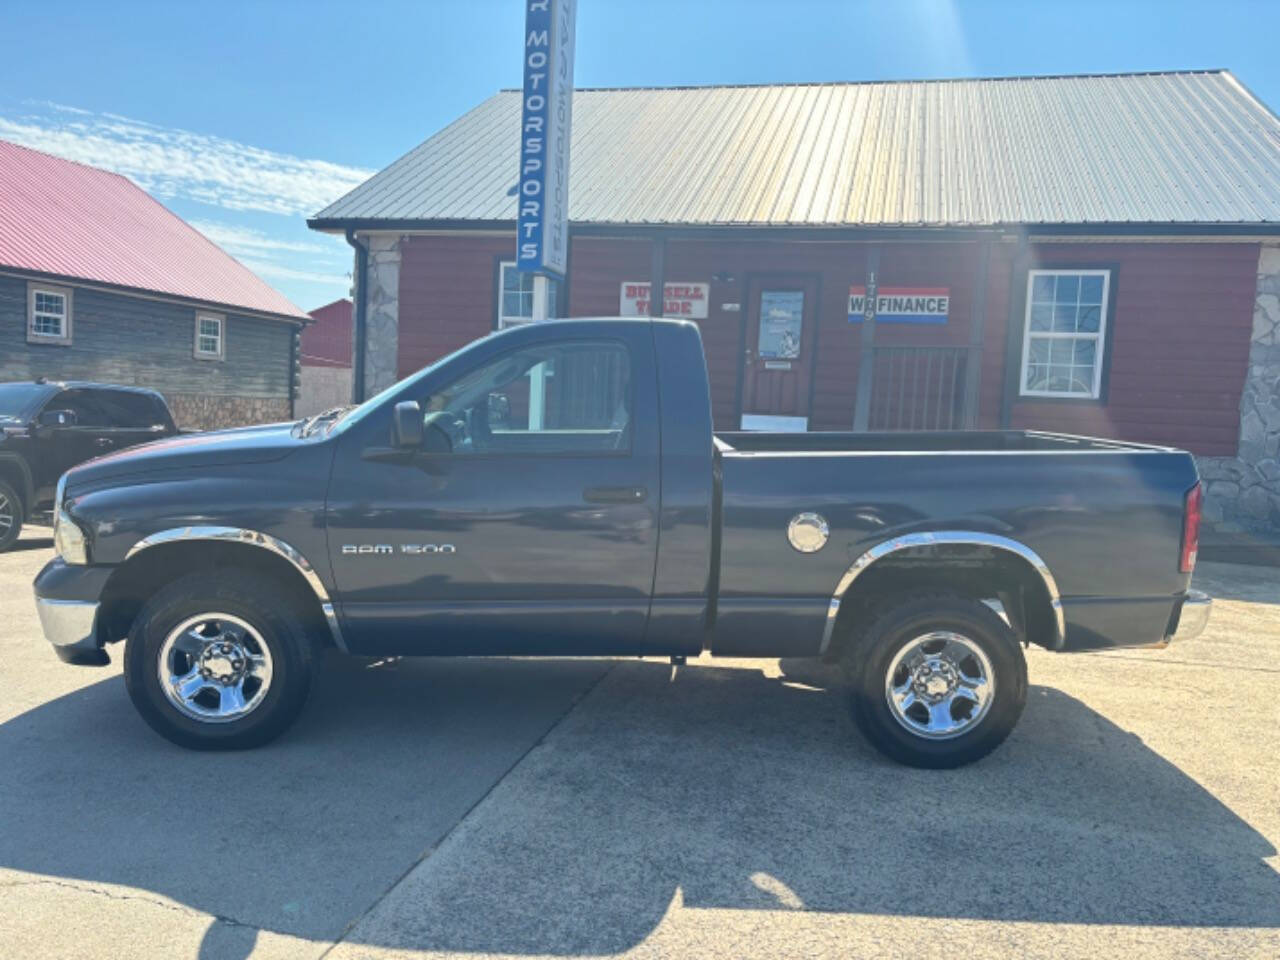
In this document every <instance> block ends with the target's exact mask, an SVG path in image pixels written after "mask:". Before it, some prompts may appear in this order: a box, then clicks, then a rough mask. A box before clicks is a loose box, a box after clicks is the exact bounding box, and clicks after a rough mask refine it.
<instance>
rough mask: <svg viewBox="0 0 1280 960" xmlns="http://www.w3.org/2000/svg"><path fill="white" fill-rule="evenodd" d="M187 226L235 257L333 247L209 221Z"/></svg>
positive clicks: (305, 251)
mask: <svg viewBox="0 0 1280 960" xmlns="http://www.w3.org/2000/svg"><path fill="white" fill-rule="evenodd" d="M190 223H191V226H193V227H195V228H196V229H197V230H199V231H200V232H201V233H203V234H204V235H205V236H206V237H208V238H209V239H210V240H212V241H213V242H214V243H216V244H217V245H218V246H220V247H222V249H224V250H226V251H228V252H229V253H233V254H235V255H237V256H239V255H241V254H244V255H246V256H255V255H261V254H263V253H324V254H331V253H333V248H332V247H331V246H329V245H326V244H320V243H309V242H307V241H303V240H284V239H281V238H279V237H272V236H269V235H268V234H265V233H263V232H262V231H261V230H254V229H252V228H251V227H238V226H236V225H234V224H230V223H215V222H213V221H212V220H192V221H190Z"/></svg>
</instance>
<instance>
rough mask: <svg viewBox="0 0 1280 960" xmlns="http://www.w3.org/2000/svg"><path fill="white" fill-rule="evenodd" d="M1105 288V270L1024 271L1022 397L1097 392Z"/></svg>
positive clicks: (1093, 395) (1103, 337)
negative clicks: (1025, 274)
mask: <svg viewBox="0 0 1280 960" xmlns="http://www.w3.org/2000/svg"><path fill="white" fill-rule="evenodd" d="M1110 286H1111V271H1110V270H1031V271H1028V273H1027V315H1026V319H1025V322H1024V326H1023V336H1022V380H1021V386H1020V389H1019V393H1020V394H1021V395H1022V396H1024V397H1074V398H1078V399H1081V400H1096V399H1098V398H1100V397H1101V396H1102V359H1103V357H1102V354H1103V350H1104V348H1105V346H1106V334H1107V295H1108V293H1109V292H1110Z"/></svg>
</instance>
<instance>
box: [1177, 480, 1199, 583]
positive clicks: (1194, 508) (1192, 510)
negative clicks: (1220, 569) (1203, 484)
mask: <svg viewBox="0 0 1280 960" xmlns="http://www.w3.org/2000/svg"><path fill="white" fill-rule="evenodd" d="M1203 499H1204V493H1203V492H1202V491H1201V489H1200V484H1198V483H1197V484H1196V485H1195V486H1194V487H1192V488H1191V489H1190V490H1188V491H1187V502H1186V507H1185V508H1184V509H1183V512H1182V559H1181V560H1180V561H1179V562H1178V569H1179V570H1181V571H1182V572H1183V573H1190V572H1191V571H1192V570H1194V569H1195V568H1196V551H1197V550H1198V549H1199V548H1200V505H1201V501H1202V500H1203Z"/></svg>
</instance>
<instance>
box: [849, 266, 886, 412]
mask: <svg viewBox="0 0 1280 960" xmlns="http://www.w3.org/2000/svg"><path fill="white" fill-rule="evenodd" d="M879 272H880V247H879V246H878V245H876V244H872V245H871V246H870V247H868V248H867V289H866V300H865V309H864V310H863V314H862V340H861V343H860V348H859V352H860V356H859V358H858V393H857V397H856V399H855V400H854V403H853V429H854V430H856V431H857V432H859V433H865V432H866V430H867V427H868V425H869V424H870V423H871V377H872V375H873V374H874V371H875V361H876V346H875V344H876V299H877V297H878V296H879V290H878V284H877V278H876V274H878V273H879Z"/></svg>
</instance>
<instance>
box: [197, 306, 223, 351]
mask: <svg viewBox="0 0 1280 960" xmlns="http://www.w3.org/2000/svg"><path fill="white" fill-rule="evenodd" d="M223 320H224V318H223V317H222V316H220V315H219V314H216V313H197V314H196V359H197V360H221V359H222V358H223V356H224V353H223V342H224V341H223V337H222V325H223Z"/></svg>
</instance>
